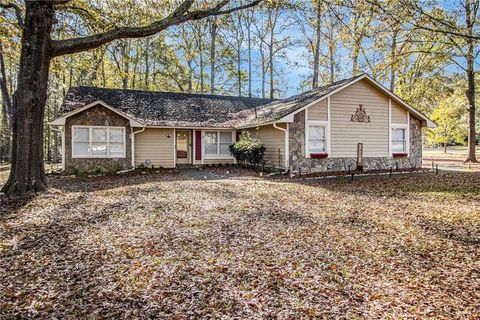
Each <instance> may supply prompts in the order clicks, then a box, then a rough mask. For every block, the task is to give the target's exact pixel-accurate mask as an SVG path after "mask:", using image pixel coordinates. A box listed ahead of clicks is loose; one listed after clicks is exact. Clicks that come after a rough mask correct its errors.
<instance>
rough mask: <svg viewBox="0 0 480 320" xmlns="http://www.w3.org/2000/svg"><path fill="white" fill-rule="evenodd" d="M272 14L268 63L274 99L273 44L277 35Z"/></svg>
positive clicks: (270, 18)
mask: <svg viewBox="0 0 480 320" xmlns="http://www.w3.org/2000/svg"><path fill="white" fill-rule="evenodd" d="M271 15H272V12H271V11H269V21H270V42H269V46H268V59H269V60H268V62H269V65H270V66H269V67H270V99H273V94H274V91H275V88H274V83H273V43H274V35H275V27H274V26H273V23H272V16H271Z"/></svg>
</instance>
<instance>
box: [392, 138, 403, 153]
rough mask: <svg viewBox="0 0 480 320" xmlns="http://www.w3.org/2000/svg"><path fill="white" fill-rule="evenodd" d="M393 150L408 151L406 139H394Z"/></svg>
mask: <svg viewBox="0 0 480 320" xmlns="http://www.w3.org/2000/svg"><path fill="white" fill-rule="evenodd" d="M392 152H406V151H405V141H404V140H393V141H392Z"/></svg>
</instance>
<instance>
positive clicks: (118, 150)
mask: <svg viewBox="0 0 480 320" xmlns="http://www.w3.org/2000/svg"><path fill="white" fill-rule="evenodd" d="M123 150H124V148H123V142H122V143H118V142H111V143H110V156H111V157H123Z"/></svg>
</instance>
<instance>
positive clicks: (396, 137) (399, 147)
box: [392, 128, 407, 153]
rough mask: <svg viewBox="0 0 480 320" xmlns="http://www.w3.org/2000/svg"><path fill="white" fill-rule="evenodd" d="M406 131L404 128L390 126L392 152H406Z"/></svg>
mask: <svg viewBox="0 0 480 320" xmlns="http://www.w3.org/2000/svg"><path fill="white" fill-rule="evenodd" d="M406 131H407V129H406V128H392V153H407V132H406Z"/></svg>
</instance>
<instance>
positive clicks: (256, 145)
mask: <svg viewBox="0 0 480 320" xmlns="http://www.w3.org/2000/svg"><path fill="white" fill-rule="evenodd" d="M265 150H266V148H265V146H264V145H263V143H262V142H261V141H260V140H259V139H257V138H252V137H251V136H250V133H249V132H244V133H242V135H240V139H239V140H238V141H237V142H235V143H234V144H232V145H230V152H231V153H232V154H233V156H234V157H235V159H237V161H238V162H244V163H245V162H246V163H250V164H253V165H258V164H260V163H261V162H262V161H263V155H264V153H265Z"/></svg>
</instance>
